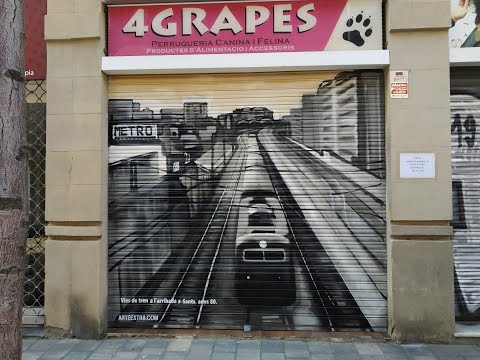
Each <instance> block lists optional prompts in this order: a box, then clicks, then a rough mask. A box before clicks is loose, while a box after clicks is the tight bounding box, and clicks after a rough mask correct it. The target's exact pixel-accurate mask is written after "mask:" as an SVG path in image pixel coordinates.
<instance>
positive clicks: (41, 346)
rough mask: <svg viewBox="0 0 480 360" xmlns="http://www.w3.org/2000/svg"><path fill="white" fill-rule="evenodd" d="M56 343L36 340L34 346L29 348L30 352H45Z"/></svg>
mask: <svg viewBox="0 0 480 360" xmlns="http://www.w3.org/2000/svg"><path fill="white" fill-rule="evenodd" d="M56 343H57V340H38V341H37V342H36V343H35V344H32V346H30V349H28V350H30V351H43V352H47V351H48V350H50V349H51V347H52V346H53V345H55V344H56Z"/></svg>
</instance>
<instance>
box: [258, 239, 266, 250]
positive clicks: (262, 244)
mask: <svg viewBox="0 0 480 360" xmlns="http://www.w3.org/2000/svg"><path fill="white" fill-rule="evenodd" d="M259 245H260V247H261V248H262V249H266V248H267V242H266V241H265V240H261V241H260V243H259Z"/></svg>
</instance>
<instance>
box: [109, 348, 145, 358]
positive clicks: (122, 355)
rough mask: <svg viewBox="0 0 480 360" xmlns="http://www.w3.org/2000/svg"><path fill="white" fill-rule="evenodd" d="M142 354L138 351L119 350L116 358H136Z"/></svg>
mask: <svg viewBox="0 0 480 360" xmlns="http://www.w3.org/2000/svg"><path fill="white" fill-rule="evenodd" d="M139 355H140V354H139V353H138V352H137V351H122V350H119V351H118V352H117V353H116V354H115V355H114V359H115V360H135V359H136V358H137V357H138V356H139Z"/></svg>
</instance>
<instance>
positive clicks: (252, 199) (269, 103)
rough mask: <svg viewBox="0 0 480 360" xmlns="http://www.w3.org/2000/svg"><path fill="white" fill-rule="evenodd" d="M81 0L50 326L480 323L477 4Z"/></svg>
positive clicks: (61, 140) (53, 39)
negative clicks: (83, 22)
mask: <svg viewBox="0 0 480 360" xmlns="http://www.w3.org/2000/svg"><path fill="white" fill-rule="evenodd" d="M65 1H66V2H67V3H69V4H70V3H71V5H72V6H71V7H68V6H63V7H59V5H58V4H57V2H53V1H52V2H50V3H49V4H48V5H49V8H48V11H47V17H46V27H45V37H46V38H47V48H48V56H49V68H48V69H49V84H48V86H49V88H48V91H49V105H48V106H47V110H46V112H47V131H48V132H47V150H46V156H47V176H46V183H47V188H46V221H48V226H47V228H46V230H45V233H46V235H47V236H48V240H47V241H46V255H45V256H46V268H47V269H46V270H47V278H46V284H45V287H46V294H45V316H46V324H47V326H49V327H52V328H61V329H64V330H67V331H69V332H70V333H71V334H72V335H75V336H80V337H96V336H97V334H99V333H101V332H104V331H108V329H114V328H116V329H118V328H122V329H129V328H146V329H184V330H185V329H191V330H197V329H200V330H212V329H214V330H216V331H223V330H244V331H247V332H250V331H264V330H265V331H267V330H281V331H288V332H291V334H292V335H293V334H295V332H296V331H312V332H320V331H359V332H371V331H373V332H380V333H387V334H389V335H390V336H391V337H392V338H394V339H398V340H400V341H411V340H432V341H452V340H453V337H454V334H455V333H457V334H458V333H461V332H462V331H466V330H468V329H475V326H476V325H477V321H478V320H479V318H478V315H479V307H480V303H479V301H478V297H479V295H480V294H479V290H478V289H480V268H479V267H478V264H477V263H478V255H480V252H479V251H478V249H479V244H480V237H479V236H480V235H479V232H478V231H477V228H478V227H479V224H480V223H479V222H478V219H477V218H478V217H477V216H476V215H477V213H476V208H477V207H478V206H477V202H478V201H477V198H478V194H480V192H479V191H480V186H479V181H478V178H477V173H478V168H479V166H480V162H479V161H478V159H477V157H476V156H477V154H476V151H477V138H478V136H477V134H476V129H477V123H476V121H477V117H478V112H479V111H480V102H479V97H480V94H479V93H478V88H479V85H480V83H479V81H478V79H479V77H478V74H479V72H478V69H479V68H478V61H479V60H480V54H479V53H478V52H477V51H476V50H475V49H474V47H476V46H477V41H476V37H477V33H478V29H477V27H478V23H479V21H477V20H478V16H477V8H480V4H479V3H478V1H476V0H470V1H468V0H466V1H456V0H455V1H453V0H438V1H436V2H434V3H431V5H430V7H429V8H428V9H427V7H422V6H420V5H417V4H412V5H411V6H410V7H408V9H407V8H406V7H405V6H404V5H405V4H404V2H402V1H401V0H388V1H380V0H361V1H359V0H358V1H357V0H355V1H353V0H341V1H340V0H318V1H308V0H292V1H287V0H272V1H267V0H264V1H249V2H243V1H236V2H226V1H224V2H222V1H195V2H191V3H182V2H172V3H165V2H161V1H158V2H153V3H151V4H148V5H143V4H140V3H139V2H135V3H128V1H117V0H106V1H104V2H103V3H101V2H100V1H97V0H85V2H84V3H82V4H84V5H82V6H78V4H77V3H76V2H75V1H73V0H65ZM74 3H75V4H77V5H75V6H74ZM73 18H75V19H78V18H85V19H87V18H88V19H89V23H90V25H89V26H88V27H87V26H78V27H76V28H75V29H73V28H72V29H70V30H69V32H68V33H65V31H63V32H62V31H61V29H62V26H63V25H61V24H66V23H68V19H70V20H72V19H73ZM72 21H73V20H72ZM76 23H78V21H77V22H76ZM93 24H96V25H98V26H96V25H95V26H94V25H93ZM107 39H108V41H107ZM447 39H448V40H447ZM58 40H61V41H58ZM449 52H450V53H449ZM69 64H70V65H69ZM458 66H463V68H462V69H459V68H457V67H458ZM450 67H451V74H450ZM49 134H50V135H49ZM60 259H63V260H60ZM49 269H51V270H52V269H55V271H50V272H49V271H48V270H49ZM49 273H50V275H48V274H49ZM150 331H155V330H150Z"/></svg>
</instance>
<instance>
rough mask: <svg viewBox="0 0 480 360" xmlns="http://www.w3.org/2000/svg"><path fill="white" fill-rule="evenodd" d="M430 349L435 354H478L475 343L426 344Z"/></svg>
mask: <svg viewBox="0 0 480 360" xmlns="http://www.w3.org/2000/svg"><path fill="white" fill-rule="evenodd" d="M428 347H429V348H430V350H431V351H432V353H433V354H435V355H436V356H453V355H455V356H458V355H471V356H474V355H476V356H479V357H480V350H479V349H478V347H477V346H475V345H436V344H434V345H428Z"/></svg>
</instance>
